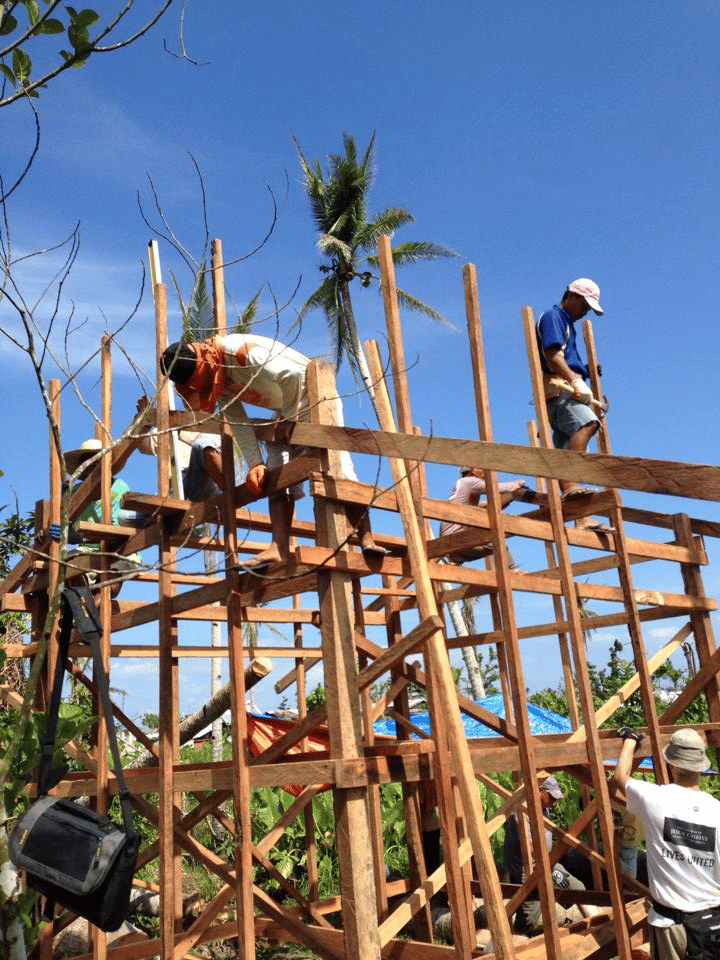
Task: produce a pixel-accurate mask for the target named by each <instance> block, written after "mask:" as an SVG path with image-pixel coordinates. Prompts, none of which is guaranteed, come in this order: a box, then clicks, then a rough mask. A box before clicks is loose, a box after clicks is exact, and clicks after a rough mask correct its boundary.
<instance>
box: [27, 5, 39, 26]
mask: <svg viewBox="0 0 720 960" xmlns="http://www.w3.org/2000/svg"><path fill="white" fill-rule="evenodd" d="M25 9H26V10H27V15H28V19H29V20H30V23H32V24H35V23H37V22H38V20H39V19H40V10H39V8H38V5H37V3H36V2H35V0H25Z"/></svg>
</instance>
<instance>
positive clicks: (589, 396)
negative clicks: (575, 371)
mask: <svg viewBox="0 0 720 960" xmlns="http://www.w3.org/2000/svg"><path fill="white" fill-rule="evenodd" d="M570 386H571V387H572V388H573V395H574V397H575V399H576V400H579V401H580V403H588V404H589V403H592V400H593V392H592V390H591V389H590V387H589V386H588V385H587V383H585V381H584V380H583V379H582V377H578V378H577V379H575V380H572V381H571V383H570Z"/></svg>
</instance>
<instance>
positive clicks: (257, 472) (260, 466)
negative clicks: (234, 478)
mask: <svg viewBox="0 0 720 960" xmlns="http://www.w3.org/2000/svg"><path fill="white" fill-rule="evenodd" d="M266 479H267V467H266V466H265V464H264V463H256V464H255V466H254V467H250V469H249V470H248V473H247V477H246V478H245V483H246V484H247V488H248V490H249V491H250V493H254V494H255V496H256V497H259V496H260V494H261V493H262V492H263V490H264V488H265V481H266Z"/></svg>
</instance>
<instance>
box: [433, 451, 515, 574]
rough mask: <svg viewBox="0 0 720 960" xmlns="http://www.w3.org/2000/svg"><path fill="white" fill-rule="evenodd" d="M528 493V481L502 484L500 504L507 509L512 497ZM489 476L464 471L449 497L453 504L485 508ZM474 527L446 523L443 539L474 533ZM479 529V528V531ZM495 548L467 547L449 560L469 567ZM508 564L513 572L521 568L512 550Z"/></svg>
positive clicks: (442, 527) (480, 471)
mask: <svg viewBox="0 0 720 960" xmlns="http://www.w3.org/2000/svg"><path fill="white" fill-rule="evenodd" d="M524 489H527V485H526V483H525V481H524V480H507V481H503V482H502V483H498V491H499V492H500V502H501V505H502V506H503V507H506V506H507V505H508V503H510V501H511V499H512V494H514V493H517V492H518V491H520V490H524ZM485 492H486V491H485V472H484V471H483V470H476V469H475V468H474V467H460V479H459V480H458V481H457V482H456V484H455V486H454V487H453V488H452V492H451V493H450V496H449V497H448V500H449V501H450V503H457V504H462V505H463V506H469V507H477V506H485V503H486V501H485V500H484V499H482V498H483V497H484V496H485ZM471 529H473V528H472V527H468V526H465V525H464V524H462V523H451V522H450V521H449V520H443V522H442V523H441V524H440V536H441V537H446V536H449V535H450V534H451V533H460V532H461V531H463V530H471ZM476 529H477V528H476ZM492 552H493V551H492V547H491V546H489V545H488V546H482V547H466V548H464V549H462V550H455V551H454V552H453V553H452V554H450V555H449V556H448V560H450V562H451V563H466V562H468V561H472V560H480V559H482V558H483V557H487V556H489V555H490V554H491V553H492ZM508 562H509V565H510V569H511V570H514V569H515V568H516V567H517V563H516V561H515V558H514V557H513V555H512V554H511V553H510V551H509V550H508Z"/></svg>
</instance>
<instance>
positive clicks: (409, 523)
mask: <svg viewBox="0 0 720 960" xmlns="http://www.w3.org/2000/svg"><path fill="white" fill-rule="evenodd" d="M366 347H367V350H368V362H369V364H370V369H371V372H372V374H373V379H374V380H375V382H376V383H377V396H378V399H379V402H380V406H379V409H378V414H379V417H380V423H381V426H382V427H383V430H384V431H385V433H384V434H383V435H385V436H391V435H392V431H393V430H394V423H393V417H392V412H391V410H390V404H389V401H388V399H387V395H386V392H385V390H384V380H383V366H382V363H381V362H380V356H379V351H378V349H377V344H375V343H374V342H373V341H369V342H368V344H367V345H366ZM426 439H427V438H423V441H424V440H426ZM414 459H423V457H422V455H421V456H418V457H415V458H414ZM391 468H392V470H393V477H394V479H395V482H396V484H397V495H398V502H399V503H400V505H401V515H402V519H403V527H404V529H405V535H406V540H407V544H408V557H409V558H410V562H411V566H412V575H413V577H414V579H415V583H416V589H417V597H418V610H419V611H420V615H421V616H422V617H423V618H427V617H429V616H431V615H433V614H436V613H437V606H436V602H435V597H434V594H433V592H432V587H431V581H430V578H429V575H428V561H427V557H426V555H425V546H424V538H423V537H422V535H421V532H420V529H419V524H418V520H417V516H416V514H415V508H414V504H413V502H412V496H411V492H410V489H409V486H408V483H407V478H406V477H405V476H404V474H403V471H402V469H401V468H400V469H398V464H397V462H396V461H395V460H392V461H391ZM426 657H427V658H428V661H429V663H430V664H431V665H432V672H433V684H432V689H433V694H432V697H431V703H432V702H433V699H434V702H435V704H437V705H438V706H437V709H443V711H445V712H446V713H447V722H448V730H449V734H450V736H451V738H452V741H453V757H452V760H453V766H454V774H455V778H456V781H457V783H458V785H459V787H460V789H461V792H462V802H463V807H464V814H465V819H466V823H467V829H468V831H469V834H470V840H471V843H472V847H473V853H474V857H475V868H476V870H477V871H478V876H479V879H480V882H481V884H482V886H483V893H484V896H485V907H486V910H487V912H488V918H489V922H490V925H491V929H492V930H494V931H496V940H497V944H496V946H497V955H498V957H499V958H500V960H506V958H507V960H509V958H510V957H511V956H512V947H509V949H508V945H510V944H511V939H512V938H511V934H510V927H509V924H508V919H507V914H506V913H505V908H504V905H503V901H502V897H501V896H500V895H499V890H497V871H496V869H495V864H494V861H493V857H492V850H491V848H490V842H489V839H488V837H487V834H486V832H485V828H484V827H485V818H484V814H483V810H482V806H481V804H480V798H479V793H478V790H477V784H476V783H475V777H474V774H473V771H472V766H471V761H470V753H469V750H468V747H467V739H466V737H465V730H464V728H463V725H462V721H461V718H460V712H459V710H457V709H456V708H455V706H454V703H455V698H456V691H455V684H454V683H453V681H452V676H451V674H450V669H449V662H448V659H447V652H446V651H445V649H444V642H443V637H442V634H441V633H440V631H438V632H436V633H435V634H434V635H433V636H432V637H431V638H430V639H429V640H428V643H427V647H426ZM440 704H442V708H440V706H439V705H440Z"/></svg>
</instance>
